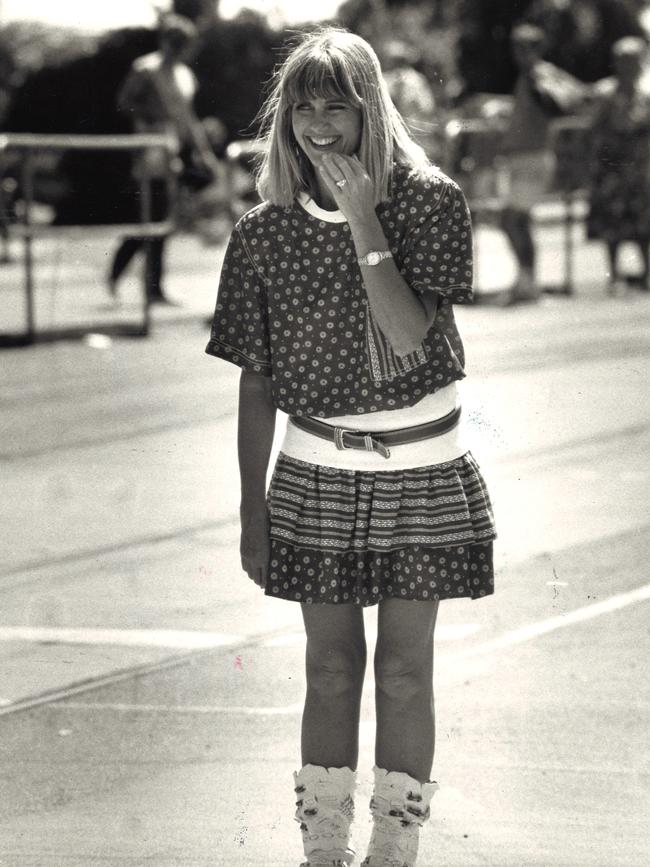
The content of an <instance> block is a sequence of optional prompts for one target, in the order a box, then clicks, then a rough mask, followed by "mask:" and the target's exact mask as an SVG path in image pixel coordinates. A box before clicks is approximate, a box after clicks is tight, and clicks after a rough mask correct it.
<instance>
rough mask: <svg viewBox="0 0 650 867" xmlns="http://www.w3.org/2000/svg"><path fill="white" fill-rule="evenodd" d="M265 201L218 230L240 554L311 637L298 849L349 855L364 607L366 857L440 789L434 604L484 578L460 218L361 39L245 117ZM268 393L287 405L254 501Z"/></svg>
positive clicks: (216, 330) (327, 37)
mask: <svg viewBox="0 0 650 867" xmlns="http://www.w3.org/2000/svg"><path fill="white" fill-rule="evenodd" d="M263 120H264V124H263V129H264V134H265V145H266V149H265V156H264V160H263V163H262V165H261V169H260V173H259V178H258V189H259V192H260V194H261V197H262V199H263V200H264V201H263V204H261V205H259V206H258V207H256V208H254V209H253V210H252V211H250V212H249V213H248V214H246V215H245V216H244V217H243V218H242V219H241V220H240V221H239V223H238V224H237V226H236V227H235V230H234V231H233V233H232V237H231V240H230V244H229V247H228V250H227V253H226V257H225V260H224V264H223V268H222V273H221V280H220V286H219V297H218V300H217V307H216V312H215V317H214V325H213V329H212V335H211V338H210V341H209V343H208V347H207V351H208V352H209V353H211V354H213V355H215V356H217V357H220V358H224V359H227V360H228V361H231V362H234V363H235V364H237V365H239V366H240V367H241V368H242V374H241V384H240V393H239V439H238V449H239V462H240V472H241V485H242V498H241V525H242V534H241V557H242V564H243V568H244V570H245V571H246V572H247V574H248V575H249V577H250V578H252V579H253V580H254V581H255V582H256V583H257V584H259V585H260V587H264V588H265V593H266V594H267V595H269V596H273V597H277V598H283V599H290V600H294V601H298V602H300V603H301V606H302V614H303V619H304V624H305V630H306V636H307V656H306V669H307V696H306V702H305V709H304V715H303V722H302V763H303V767H302V768H301V770H300V771H299V772H297V773H296V774H295V790H296V793H297V795H298V798H297V807H298V809H297V814H296V818H297V819H298V821H299V822H300V825H301V829H302V833H303V843H304V848H305V854H306V855H307V861H306V862H305V864H306V865H309V867H324V865H327V867H332V865H345V864H349V863H351V860H352V858H353V856H354V852H353V850H352V849H351V847H350V841H349V830H350V823H351V820H352V813H353V806H352V798H353V792H354V785H355V771H356V766H357V758H358V734H359V711H360V702H361V691H362V685H363V678H364V671H365V665H366V644H365V637H364V625H363V607H364V606H368V605H374V604H377V605H378V606H379V612H378V614H379V620H378V624H379V625H378V639H377V646H376V655H375V679H376V711H377V740H376V767H375V769H374V774H375V789H374V794H373V798H372V801H371V810H372V813H373V819H374V823H373V832H372V838H371V841H370V848H369V851H368V853H367V858H366V860H365V861H364V862H363V863H364V864H367V865H371V867H377V865H400V867H401V865H412V864H415V861H416V857H417V848H418V832H419V828H420V826H421V825H422V824H423V823H424V821H425V820H426V819H427V817H428V815H429V802H430V800H431V797H432V795H433V792H434V790H435V788H436V784H435V783H432V782H430V781H429V775H430V772H431V766H432V761H433V747H434V717H433V688H432V667H433V631H434V626H435V621H436V614H437V610H438V602H439V600H440V599H442V598H450V597H457V596H469V597H472V598H478V597H481V596H484V595H487V594H489V593H491V592H492V591H493V575H492V539H493V538H494V528H493V522H492V515H491V507H490V502H489V498H488V495H487V493H486V490H485V485H484V483H483V480H482V478H481V476H480V473H479V470H478V467H477V466H476V464H475V462H474V460H473V459H472V457H471V455H470V454H469V453H468V452H467V449H466V447H464V446H463V444H462V442H461V438H460V433H459V426H458V416H459V409H458V406H457V395H456V382H457V381H458V380H459V379H461V378H462V377H463V376H464V373H463V363H464V354H463V346H462V343H461V340H460V337H459V335H458V331H457V329H456V325H455V322H454V316H453V312H452V306H451V305H452V302H468V301H470V299H471V277H472V269H471V246H472V242H471V227H470V221H469V215H468V211H467V207H466V204H465V201H464V198H463V195H462V193H461V191H460V189H459V188H458V187H457V185H456V184H455V183H454V182H453V181H451V180H450V179H449V178H447V177H446V176H445V175H443V174H442V172H440V171H439V170H438V169H436V168H434V167H432V166H431V165H430V164H429V163H428V162H427V159H426V157H425V155H424V153H423V151H422V150H421V148H420V147H418V146H417V145H416V144H414V142H413V141H412V140H411V139H410V138H409V136H408V133H407V132H406V128H405V126H404V123H403V122H402V120H401V118H400V116H399V115H398V113H397V111H396V109H395V108H394V106H393V104H392V102H391V101H390V97H389V96H388V92H387V88H386V85H385V83H384V82H383V80H382V76H381V69H380V67H379V63H378V60H377V57H376V55H375V53H374V52H373V50H372V49H371V48H370V46H369V45H368V44H367V43H366V42H365V41H364V40H363V39H361V38H359V37H357V36H354V35H352V34H350V33H347V32H345V31H341V30H336V29H332V28H327V29H325V30H322V31H318V32H316V33H312V34H310V35H308V36H306V37H304V38H303V40H302V41H301V42H300V43H299V44H298V45H297V47H295V48H294V50H293V51H292V53H291V54H290V55H289V57H288V58H287V60H286V61H285V63H284V64H283V65H282V68H281V69H280V71H279V73H278V74H277V75H276V77H275V80H274V86H273V90H272V93H271V96H270V97H269V99H268V101H267V103H266V106H265V110H264V112H263ZM276 409H280V410H282V411H283V412H285V413H287V414H288V415H289V416H290V420H289V423H288V425H287V432H286V436H285V439H284V442H283V446H282V450H281V453H280V455H279V458H278V461H277V463H276V465H275V469H274V472H273V478H272V481H271V485H270V489H269V492H268V500H267V498H266V473H267V467H268V462H269V456H270V451H271V444H272V440H273V432H274V423H275V415H276Z"/></svg>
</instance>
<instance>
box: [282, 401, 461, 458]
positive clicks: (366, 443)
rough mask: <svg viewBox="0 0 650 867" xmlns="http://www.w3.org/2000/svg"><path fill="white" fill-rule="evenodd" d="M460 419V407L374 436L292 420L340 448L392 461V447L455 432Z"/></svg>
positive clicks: (313, 420) (297, 418)
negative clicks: (431, 419)
mask: <svg viewBox="0 0 650 867" xmlns="http://www.w3.org/2000/svg"><path fill="white" fill-rule="evenodd" d="M459 419H460V407H459V406H457V407H456V409H454V410H452V411H451V412H449V413H447V415H443V416H442V418H436V419H434V420H433V421H426V422H424V424H416V425H413V427H402V428H397V429H396V430H382V431H373V432H372V433H369V432H364V431H359V430H347V429H346V428H342V427H334V425H331V424H326V423H325V422H323V421H320V420H319V419H317V418H307V417H306V416H302V415H292V416H291V417H290V419H289V421H290V422H291V424H294V425H295V426H296V427H298V428H300V429H301V430H304V431H307V433H311V434H314V436H317V437H320V438H321V439H324V440H329V441H330V442H333V443H334V445H335V446H336V448H337V449H361V450H362V451H368V452H377V453H378V454H380V455H381V456H382V457H384V458H389V457H390V449H389V448H388V447H389V446H402V445H406V443H416V442H419V441H420V440H428V439H431V438H432V437H439V436H442V434H446V433H448V432H449V431H450V430H453V429H454V428H455V427H456V425H457V424H458V421H459Z"/></svg>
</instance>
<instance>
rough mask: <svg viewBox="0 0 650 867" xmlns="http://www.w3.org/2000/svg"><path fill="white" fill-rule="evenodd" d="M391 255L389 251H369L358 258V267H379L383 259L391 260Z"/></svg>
mask: <svg viewBox="0 0 650 867" xmlns="http://www.w3.org/2000/svg"><path fill="white" fill-rule="evenodd" d="M392 256H393V254H392V253H391V251H390V250H371V251H370V252H369V253H366V255H365V256H359V259H358V262H359V265H379V263H380V262H383V261H384V259H391V258H392Z"/></svg>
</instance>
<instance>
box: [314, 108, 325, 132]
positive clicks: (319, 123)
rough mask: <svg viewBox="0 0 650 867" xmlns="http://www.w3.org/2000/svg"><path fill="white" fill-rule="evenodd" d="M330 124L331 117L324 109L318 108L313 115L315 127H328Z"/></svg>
mask: <svg viewBox="0 0 650 867" xmlns="http://www.w3.org/2000/svg"><path fill="white" fill-rule="evenodd" d="M328 125H329V118H328V117H327V115H326V113H325V112H324V111H322V110H318V109H316V111H314V113H313V115H312V117H311V124H310V126H312V127H313V128H314V129H320V128H321V127H327V126H328Z"/></svg>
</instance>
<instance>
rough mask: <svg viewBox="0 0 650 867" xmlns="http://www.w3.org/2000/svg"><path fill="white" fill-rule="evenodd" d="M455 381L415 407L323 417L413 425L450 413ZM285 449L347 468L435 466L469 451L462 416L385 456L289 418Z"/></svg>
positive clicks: (346, 423) (369, 428) (360, 426)
mask: <svg viewBox="0 0 650 867" xmlns="http://www.w3.org/2000/svg"><path fill="white" fill-rule="evenodd" d="M458 402H459V401H458V387H457V383H455V382H452V383H451V384H450V385H447V386H445V387H444V388H441V389H440V390H439V391H436V392H434V393H433V394H429V395H427V396H426V397H423V398H422V400H421V401H419V403H416V404H415V406H409V407H403V408H401V409H395V410H383V411H381V412H373V413H367V414H365V415H343V416H337V417H335V418H323V419H319V421H322V422H325V423H326V424H329V425H331V426H332V427H340V428H344V429H347V430H358V431H364V432H374V431H377V432H379V431H382V430H394V429H397V428H404V427H413V426H414V425H418V424H424V422H427V421H433V420H434V419H437V418H442V416H445V415H447V414H448V413H450V412H451V411H452V410H454V409H455V408H456V407H457V406H458ZM281 450H282V452H284V454H285V455H288V456H289V457H292V458H296V459H298V460H301V461H306V462H307V463H310V464H318V465H320V466H326V467H336V468H338V469H343V470H370V471H372V472H377V471H384V472H388V471H391V470H410V469H415V468H416V467H425V466H431V465H432V464H442V463H446V462H447V461H453V460H455V459H456V458H459V457H461V456H462V455H464V454H465V453H466V452H467V450H468V449H467V444H466V442H465V436H464V432H463V421H462V416H461V421H460V423H459V424H458V425H456V427H455V428H454V429H453V430H451V431H449V433H446V434H442V435H441V436H437V437H431V438H430V439H426V440H421V441H420V442H415V443H405V444H404V445H399V446H391V447H390V457H388V458H384V457H382V456H381V455H380V454H379V453H378V452H374V451H373V452H368V451H362V450H360V449H345V450H339V449H337V448H336V446H335V445H334V442H333V441H332V442H330V441H328V440H325V439H322V438H321V437H317V436H315V435H314V434H311V433H307V431H303V430H301V429H300V428H297V427H296V426H295V425H293V424H291V422H290V421H289V422H288V423H287V430H286V433H285V436H284V440H283V442H282V446H281Z"/></svg>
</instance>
